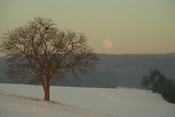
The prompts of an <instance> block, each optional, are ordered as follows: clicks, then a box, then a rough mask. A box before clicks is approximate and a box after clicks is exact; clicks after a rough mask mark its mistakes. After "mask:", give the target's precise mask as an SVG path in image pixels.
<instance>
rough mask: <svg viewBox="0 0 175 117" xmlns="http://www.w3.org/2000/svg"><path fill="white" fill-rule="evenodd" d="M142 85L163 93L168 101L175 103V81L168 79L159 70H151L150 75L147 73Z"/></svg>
mask: <svg viewBox="0 0 175 117" xmlns="http://www.w3.org/2000/svg"><path fill="white" fill-rule="evenodd" d="M142 86H143V87H146V88H147V89H150V90H152V91H153V93H154V92H157V93H159V94H161V95H162V97H163V98H164V99H165V100H167V101H168V102H171V103H175V81H174V80H172V79H167V78H166V77H165V76H164V75H162V74H161V73H160V71H159V70H157V69H154V70H151V71H150V72H149V75H145V76H144V77H143V81H142Z"/></svg>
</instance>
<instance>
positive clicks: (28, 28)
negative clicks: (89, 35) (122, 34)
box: [1, 17, 99, 101]
mask: <svg viewBox="0 0 175 117" xmlns="http://www.w3.org/2000/svg"><path fill="white" fill-rule="evenodd" d="M1 51H2V52H3V53H5V54H6V58H7V63H8V66H9V74H10V76H11V77H12V78H15V80H23V81H28V80H29V81H30V82H33V83H36V82H41V83H42V86H43V89H44V93H45V97H44V100H46V101H50V92H49V89H50V85H51V83H52V82H56V81H59V80H62V79H64V78H66V76H67V75H68V74H70V73H71V74H72V75H73V76H74V78H79V77H78V76H79V74H81V75H87V74H89V73H90V72H92V71H94V70H95V67H96V65H97V62H98V60H99V59H98V57H97V56H96V54H94V52H93V49H92V48H90V47H89V46H88V45H87V39H86V36H85V35H84V34H82V33H75V32H74V31H71V30H58V29H57V28H56V25H55V24H54V23H53V21H52V20H51V19H47V18H41V17H37V18H34V20H31V21H29V22H28V23H27V24H26V25H25V26H21V27H18V28H15V29H14V30H11V31H8V32H7V33H5V34H4V36H3V43H2V44H1Z"/></svg>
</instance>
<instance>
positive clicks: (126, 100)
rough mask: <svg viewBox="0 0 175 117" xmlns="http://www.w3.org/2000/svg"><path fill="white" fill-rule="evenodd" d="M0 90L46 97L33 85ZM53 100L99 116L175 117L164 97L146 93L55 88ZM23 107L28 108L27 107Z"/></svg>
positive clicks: (51, 107) (52, 107)
mask: <svg viewBox="0 0 175 117" xmlns="http://www.w3.org/2000/svg"><path fill="white" fill-rule="evenodd" d="M0 91H1V92H2V93H3V94H4V93H6V94H15V95H21V96H25V97H33V98H41V99H42V98H43V95H44V94H43V89H42V87H41V86H34V85H14V84H13V85H12V84H0ZM6 96H7V95H5V97H6ZM2 97H3V96H2ZM3 99H4V98H3ZM3 99H2V98H0V103H3ZM5 100H6V102H8V100H10V98H6V99H5ZM15 100H17V99H15ZM18 100H21V101H23V100H22V99H18ZM51 100H52V101H58V102H61V103H64V104H66V105H71V107H73V106H74V107H78V109H79V108H82V109H88V110H90V111H93V112H99V113H95V114H97V115H98V114H102V113H107V114H112V115H115V116H119V117H174V116H175V104H170V103H167V102H165V101H164V100H163V99H162V98H161V96H160V95H158V94H153V93H151V92H149V91H146V90H138V89H104V88H75V87H74V88H73V87H56V86H52V87H51ZM12 102H13V101H12ZM29 102H30V101H29ZM31 103H34V105H35V106H34V107H36V106H37V108H38V113H42V112H43V111H44V109H43V108H45V107H43V106H42V105H45V104H46V105H49V106H48V107H49V111H48V112H54V115H55V114H56V115H59V114H60V113H61V114H62V115H65V116H68V117H69V116H70V115H71V114H68V112H64V111H62V110H59V111H58V112H55V111H56V110H58V108H59V107H56V106H55V105H52V104H51V105H50V104H48V103H46V102H43V101H39V102H36V101H35V102H31ZM35 103H37V104H35ZM3 104H5V103H3ZM9 104H10V103H9ZM12 104H13V103H12ZM23 106H24V107H25V105H23ZM38 106H39V107H40V108H39V107H38ZM27 108H28V107H27ZM29 108H30V110H32V107H29ZM47 109H48V108H47ZM74 109H76V108H74ZM3 111H8V108H5V109H4V106H2V104H1V106H0V113H2V112H3ZM40 111H41V112H40ZM90 111H88V112H90ZM44 112H45V111H44ZM48 112H45V113H46V116H47V115H48ZM88 112H86V111H84V110H83V111H81V113H74V112H73V113H74V115H77V116H81V115H84V116H85V115H87V114H85V113H88ZM24 113H25V112H24ZM66 114H68V115H66ZM74 115H72V116H74ZM93 115H94V114H91V115H88V116H93ZM104 116H105V115H104ZM106 116H107V115H106ZM109 116H110V115H109Z"/></svg>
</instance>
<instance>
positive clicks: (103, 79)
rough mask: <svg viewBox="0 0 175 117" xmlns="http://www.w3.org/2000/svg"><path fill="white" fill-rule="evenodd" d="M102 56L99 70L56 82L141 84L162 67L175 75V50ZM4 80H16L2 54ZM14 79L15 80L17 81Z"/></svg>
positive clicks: (0, 72) (0, 69)
mask: <svg viewBox="0 0 175 117" xmlns="http://www.w3.org/2000/svg"><path fill="white" fill-rule="evenodd" d="M98 56H99V58H100V60H101V61H100V62H99V65H98V67H97V72H96V73H93V74H92V75H91V76H85V77H83V78H82V80H81V81H75V80H74V79H73V78H71V77H69V78H68V80H67V81H66V82H60V83H56V84H55V85H59V86H77V87H104V88H115V87H116V86H122V87H135V88H141V86H140V84H141V80H142V76H143V75H144V74H147V73H148V71H149V70H150V69H155V68H156V69H159V70H160V72H161V73H163V74H164V75H165V76H166V77H168V78H171V79H175V54H174V53H173V54H160V55H159V54H157V55H156V54H146V55H144V54H143V55H102V54H101V55H98ZM0 64H1V66H0V82H10V83H12V81H11V80H10V79H9V78H8V77H7V75H6V74H5V73H6V72H7V66H6V64H5V63H4V58H0ZM13 82H14V81H13Z"/></svg>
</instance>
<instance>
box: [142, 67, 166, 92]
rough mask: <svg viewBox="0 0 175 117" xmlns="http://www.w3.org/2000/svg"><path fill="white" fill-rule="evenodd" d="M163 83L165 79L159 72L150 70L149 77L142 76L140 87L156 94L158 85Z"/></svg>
mask: <svg viewBox="0 0 175 117" xmlns="http://www.w3.org/2000/svg"><path fill="white" fill-rule="evenodd" d="M164 81H165V77H164V76H163V75H162V74H161V73H160V71H159V70H157V69H154V70H150V72H149V75H145V76H143V80H142V86H143V87H146V88H147V89H151V90H152V91H153V93H154V92H158V91H159V90H160V89H159V87H160V85H161V84H162V83H163V82H164Z"/></svg>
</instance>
